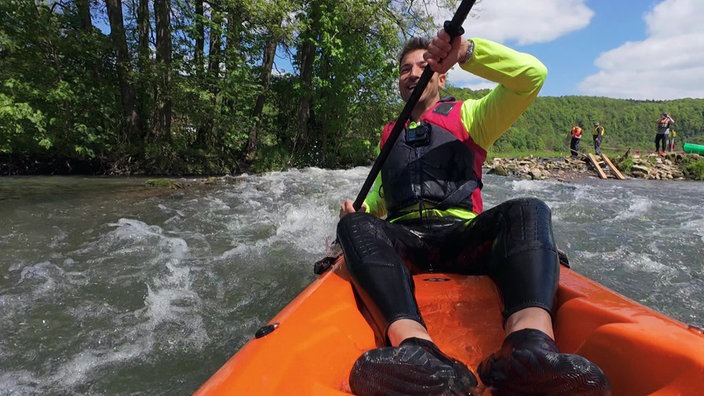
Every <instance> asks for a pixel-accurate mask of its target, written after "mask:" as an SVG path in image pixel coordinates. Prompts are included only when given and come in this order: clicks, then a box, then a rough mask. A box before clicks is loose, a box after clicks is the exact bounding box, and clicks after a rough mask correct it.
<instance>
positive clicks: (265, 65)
mask: <svg viewBox="0 0 704 396" xmlns="http://www.w3.org/2000/svg"><path fill="white" fill-rule="evenodd" d="M278 44H279V39H278V37H276V36H275V35H274V34H273V33H270V35H269V39H268V40H267V43H266V46H265V47H264V56H263V59H262V68H261V73H260V74H259V82H260V84H261V86H262V91H261V93H260V94H259V96H258V97H257V102H256V103H255V104H254V110H253V111H252V115H253V116H254V119H255V120H257V121H256V122H255V124H254V126H253V127H252V129H251V130H250V131H249V136H248V138H247V146H246V148H245V151H244V156H245V158H246V159H247V160H248V161H251V160H252V159H253V158H254V155H255V154H256V151H257V139H258V137H257V135H258V133H259V125H260V124H261V118H262V115H263V112H264V102H265V101H266V95H267V93H268V92H269V85H270V83H271V70H272V69H273V67H274V57H275V56H276V46H277V45H278Z"/></svg>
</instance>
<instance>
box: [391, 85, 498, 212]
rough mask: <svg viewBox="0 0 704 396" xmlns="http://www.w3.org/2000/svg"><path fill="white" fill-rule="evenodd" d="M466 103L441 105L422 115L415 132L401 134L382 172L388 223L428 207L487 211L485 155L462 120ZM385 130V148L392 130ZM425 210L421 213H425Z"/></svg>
mask: <svg viewBox="0 0 704 396" xmlns="http://www.w3.org/2000/svg"><path fill="white" fill-rule="evenodd" d="M461 108H462V102H458V101H454V99H452V98H451V99H450V100H444V101H440V102H438V103H437V104H436V105H435V106H434V107H433V108H432V109H430V110H428V111H426V112H425V113H423V115H421V117H420V120H419V124H418V126H417V128H409V127H408V126H407V127H406V128H405V130H404V131H403V132H402V133H401V134H399V137H398V139H397V140H396V142H394V143H393V144H394V147H393V149H392V150H391V152H390V154H389V157H388V158H387V159H386V162H385V163H384V166H383V167H382V170H381V177H382V182H383V198H384V201H385V203H386V208H387V210H388V213H389V218H394V217H398V216H400V215H403V214H404V212H403V210H404V209H407V208H410V207H414V206H415V205H416V204H418V203H420V202H427V203H430V204H432V206H433V207H435V208H438V209H441V210H446V209H448V208H453V207H454V208H457V207H460V208H465V209H469V210H471V211H473V212H475V213H481V212H482V209H483V203H482V197H481V187H482V181H481V177H482V164H483V163H484V160H486V150H484V149H483V148H481V147H480V146H479V145H477V144H476V143H474V141H473V140H472V138H471V137H470V135H469V133H468V132H467V129H466V128H465V126H464V124H463V123H462V119H461V116H460V112H461ZM393 126H394V122H390V123H388V124H386V126H385V127H384V131H383V133H382V137H381V145H382V147H383V145H384V144H386V140H387V139H388V137H389V134H390V133H391V130H392V129H393ZM421 209H422V207H421Z"/></svg>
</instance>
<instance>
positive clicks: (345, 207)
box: [340, 199, 367, 218]
mask: <svg viewBox="0 0 704 396" xmlns="http://www.w3.org/2000/svg"><path fill="white" fill-rule="evenodd" d="M366 211H367V207H366V205H364V204H362V207H361V208H360V209H359V212H366ZM355 212H357V211H356V210H354V201H352V200H351V199H346V200H345V201H344V202H343V203H342V205H340V218H343V217H345V216H347V215H348V214H350V213H355Z"/></svg>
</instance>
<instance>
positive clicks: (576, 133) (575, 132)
mask: <svg viewBox="0 0 704 396" xmlns="http://www.w3.org/2000/svg"><path fill="white" fill-rule="evenodd" d="M572 137H573V138H576V139H581V138H582V128H580V127H578V126H574V127H572Z"/></svg>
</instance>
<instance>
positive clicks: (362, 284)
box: [337, 213, 425, 340]
mask: <svg viewBox="0 0 704 396" xmlns="http://www.w3.org/2000/svg"><path fill="white" fill-rule="evenodd" d="M337 237H338V240H339V241H340V246H341V247H342V251H343V252H344V254H345V262H346V263H347V269H348V271H349V272H350V275H351V276H352V284H353V286H354V289H355V292H356V293H357V296H358V297H359V298H360V299H361V300H362V303H363V305H364V308H365V309H366V310H367V312H366V313H367V314H368V316H371V318H369V317H368V319H371V322H372V325H374V327H376V329H375V330H376V331H377V335H378V336H380V338H381V339H383V340H386V331H387V329H388V326H389V325H390V324H391V323H392V322H394V321H396V320H398V319H411V320H415V321H417V322H419V323H421V324H423V325H424V323H423V320H422V318H421V316H420V312H419V310H418V304H417V303H416V300H415V295H414V288H415V286H414V283H413V277H412V276H411V273H410V272H409V269H408V268H407V267H406V264H405V263H404V260H403V257H402V256H415V257H420V255H423V254H424V253H423V252H424V251H425V249H424V244H423V242H422V241H421V240H420V238H419V237H418V236H417V235H415V234H413V233H411V232H410V231H409V230H408V229H407V228H405V227H402V226H398V225H395V224H392V223H389V222H387V221H385V220H382V219H379V218H377V217H375V216H372V215H369V214H366V213H353V214H349V215H347V216H345V217H343V218H342V219H341V220H340V222H339V223H338V225H337Z"/></svg>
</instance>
